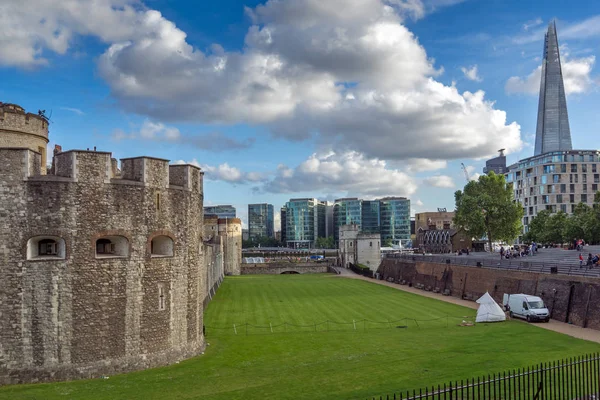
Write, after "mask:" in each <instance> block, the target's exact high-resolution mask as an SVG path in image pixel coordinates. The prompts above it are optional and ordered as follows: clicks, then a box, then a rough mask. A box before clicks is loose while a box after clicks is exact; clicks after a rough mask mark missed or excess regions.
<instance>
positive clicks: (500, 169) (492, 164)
mask: <svg viewBox="0 0 600 400" xmlns="http://www.w3.org/2000/svg"><path fill="white" fill-rule="evenodd" d="M498 152H499V153H500V154H499V155H498V156H497V157H494V158H490V159H489V160H487V161H486V162H485V167H483V173H484V174H488V173H489V172H492V171H494V173H495V174H497V175H502V174H505V173H507V172H508V168H506V156H505V155H504V149H500V150H498Z"/></svg>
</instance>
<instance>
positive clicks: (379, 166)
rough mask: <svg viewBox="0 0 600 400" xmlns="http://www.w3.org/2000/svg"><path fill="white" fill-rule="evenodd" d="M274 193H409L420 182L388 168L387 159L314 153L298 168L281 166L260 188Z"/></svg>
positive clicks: (358, 155) (376, 194) (395, 194)
mask: <svg viewBox="0 0 600 400" xmlns="http://www.w3.org/2000/svg"><path fill="white" fill-rule="evenodd" d="M259 189H260V190H262V191H265V192H271V193H295V192H329V193H344V194H345V195H348V196H360V197H365V198H373V197H382V196H409V195H411V194H413V193H414V192H415V191H416V189H417V185H416V184H415V182H414V180H413V179H412V178H411V177H410V176H408V175H407V174H406V173H404V172H402V171H400V170H397V169H389V168H387V164H386V162H385V161H383V160H378V159H369V158H367V157H365V156H364V155H363V154H360V153H357V152H346V153H335V152H330V153H327V154H313V155H311V156H310V157H309V158H308V159H307V160H305V161H303V162H302V163H300V164H299V165H298V166H296V167H294V168H290V167H288V166H286V165H283V164H282V165H280V166H279V167H278V169H277V172H276V173H275V176H274V177H273V178H272V179H271V180H269V181H268V182H266V183H265V184H264V185H262V186H261V187H259Z"/></svg>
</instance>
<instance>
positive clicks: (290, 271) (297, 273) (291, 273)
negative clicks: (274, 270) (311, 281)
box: [279, 269, 302, 275]
mask: <svg viewBox="0 0 600 400" xmlns="http://www.w3.org/2000/svg"><path fill="white" fill-rule="evenodd" d="M301 273H302V272H298V271H295V270H291V269H290V270H285V271H281V272H280V273H279V275H300V274H301Z"/></svg>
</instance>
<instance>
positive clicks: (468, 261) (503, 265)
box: [385, 253, 600, 277]
mask: <svg viewBox="0 0 600 400" xmlns="http://www.w3.org/2000/svg"><path fill="white" fill-rule="evenodd" d="M385 258H387V259H403V260H407V261H424V262H431V263H437V264H454V265H462V266H469V267H480V268H492V269H503V270H512V271H524V272H535V273H541V274H562V275H571V276H584V277H586V276H590V277H599V276H600V269H599V268H598V267H594V268H589V267H586V266H585V265H584V266H583V267H582V268H580V267H579V265H572V264H560V263H548V262H535V261H530V258H528V257H522V258H516V259H509V260H500V259H499V258H492V257H476V256H452V257H449V256H444V255H422V254H400V253H389V254H386V255H385Z"/></svg>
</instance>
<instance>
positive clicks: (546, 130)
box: [534, 21, 573, 156]
mask: <svg viewBox="0 0 600 400" xmlns="http://www.w3.org/2000/svg"><path fill="white" fill-rule="evenodd" d="M572 149H573V146H572V143H571V130H570V128H569V116H568V114H567V100H566V97H565V85H564V82H563V75H562V69H561V66H560V53H559V50H558V38H557V35H556V23H555V22H554V21H553V22H551V23H550V25H549V26H548V32H547V33H546V37H545V40H544V59H543V61H542V79H541V82H540V99H539V104H538V117H537V128H536V131H535V153H534V156H537V155H540V154H544V153H549V152H552V151H566V150H572Z"/></svg>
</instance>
